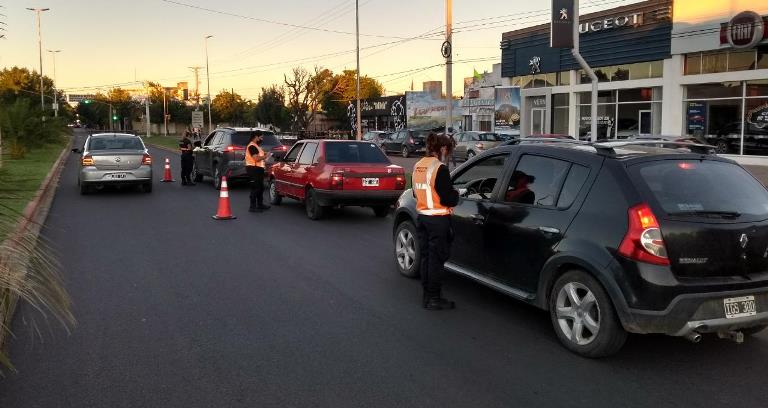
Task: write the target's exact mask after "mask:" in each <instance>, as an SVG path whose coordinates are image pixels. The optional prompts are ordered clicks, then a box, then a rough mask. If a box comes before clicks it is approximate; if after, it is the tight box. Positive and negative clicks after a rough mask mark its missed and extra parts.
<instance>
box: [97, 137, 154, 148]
mask: <svg viewBox="0 0 768 408" xmlns="http://www.w3.org/2000/svg"><path fill="white" fill-rule="evenodd" d="M88 150H90V151H98V150H144V144H142V143H141V139H139V138H138V137H135V136H114V137H113V136H108V137H95V138H91V141H90V143H89V145H88Z"/></svg>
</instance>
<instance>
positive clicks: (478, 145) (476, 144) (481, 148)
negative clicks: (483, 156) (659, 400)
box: [475, 143, 485, 150]
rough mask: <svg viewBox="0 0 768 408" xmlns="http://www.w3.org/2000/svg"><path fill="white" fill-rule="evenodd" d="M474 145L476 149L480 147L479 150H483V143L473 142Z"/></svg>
mask: <svg viewBox="0 0 768 408" xmlns="http://www.w3.org/2000/svg"><path fill="white" fill-rule="evenodd" d="M475 147H476V148H478V149H480V150H483V149H485V145H484V144H482V143H475Z"/></svg>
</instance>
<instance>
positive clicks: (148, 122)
mask: <svg viewBox="0 0 768 408" xmlns="http://www.w3.org/2000/svg"><path fill="white" fill-rule="evenodd" d="M146 109H147V114H146V118H147V137H148V138H149V137H152V122H151V121H150V120H149V87H147V100H146Z"/></svg>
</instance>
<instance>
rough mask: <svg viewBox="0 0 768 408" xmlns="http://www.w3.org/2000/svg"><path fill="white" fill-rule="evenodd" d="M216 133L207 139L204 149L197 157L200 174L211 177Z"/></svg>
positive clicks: (196, 163) (196, 162) (196, 161)
mask: <svg viewBox="0 0 768 408" xmlns="http://www.w3.org/2000/svg"><path fill="white" fill-rule="evenodd" d="M216 133H217V132H213V133H211V134H210V135H208V137H207V138H205V141H204V142H203V148H202V149H201V150H199V151H198V153H197V154H196V155H195V165H196V166H197V170H198V172H200V173H202V174H205V175H211V153H212V150H211V149H212V148H213V141H214V139H215V138H216Z"/></svg>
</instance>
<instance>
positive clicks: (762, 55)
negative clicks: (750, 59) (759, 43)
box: [757, 48, 768, 69]
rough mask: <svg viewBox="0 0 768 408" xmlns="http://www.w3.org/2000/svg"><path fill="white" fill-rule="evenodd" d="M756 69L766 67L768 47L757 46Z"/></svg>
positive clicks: (767, 63)
mask: <svg viewBox="0 0 768 408" xmlns="http://www.w3.org/2000/svg"><path fill="white" fill-rule="evenodd" d="M757 69H768V48H758V50H757Z"/></svg>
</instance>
